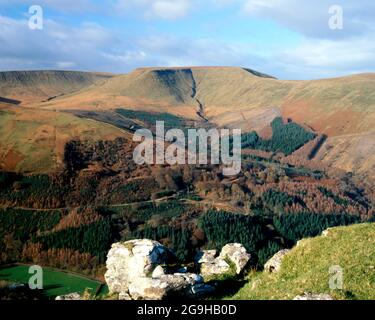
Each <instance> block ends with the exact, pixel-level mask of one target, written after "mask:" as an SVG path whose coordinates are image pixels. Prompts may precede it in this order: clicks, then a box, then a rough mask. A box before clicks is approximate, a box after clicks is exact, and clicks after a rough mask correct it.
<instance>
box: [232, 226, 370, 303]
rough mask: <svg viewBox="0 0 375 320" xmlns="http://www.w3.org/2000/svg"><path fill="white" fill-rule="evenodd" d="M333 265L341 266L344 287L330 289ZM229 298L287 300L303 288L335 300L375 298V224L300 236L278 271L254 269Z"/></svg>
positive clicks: (305, 290)
mask: <svg viewBox="0 0 375 320" xmlns="http://www.w3.org/2000/svg"><path fill="white" fill-rule="evenodd" d="M332 266H340V267H341V268H342V270H343V288H342V289H341V290H339V289H335V290H331V289H330V287H329V280H330V277H331V276H332V274H330V272H329V270H330V268H331V267H332ZM248 280H249V282H248V283H247V284H246V285H245V286H244V287H243V288H242V289H241V290H240V291H239V292H238V293H237V294H236V295H234V296H233V297H231V299H235V300H289V299H293V298H294V297H296V296H297V295H300V294H303V293H304V292H310V293H328V294H330V295H331V296H332V297H333V298H334V299H337V300H373V299H375V224H374V223H371V224H370V223H369V224H358V225H353V226H349V227H338V228H332V229H330V230H329V233H328V235H327V236H319V237H316V238H311V239H304V240H302V241H301V242H300V243H299V245H298V246H296V247H295V248H294V249H293V250H292V251H291V252H290V253H289V254H288V255H287V256H285V258H284V259H283V262H282V267H281V270H280V272H278V273H272V274H268V273H265V272H254V273H253V274H251V275H249V277H248Z"/></svg>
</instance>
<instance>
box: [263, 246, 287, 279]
mask: <svg viewBox="0 0 375 320" xmlns="http://www.w3.org/2000/svg"><path fill="white" fill-rule="evenodd" d="M289 251H290V250H289V249H284V250H281V251H279V252H278V253H276V254H275V255H274V256H273V257H272V258H271V259H269V260H268V261H267V262H266V264H265V265H264V271H266V272H270V273H272V272H279V271H280V269H281V263H282V260H283V258H284V257H285V255H286V254H288V253H289Z"/></svg>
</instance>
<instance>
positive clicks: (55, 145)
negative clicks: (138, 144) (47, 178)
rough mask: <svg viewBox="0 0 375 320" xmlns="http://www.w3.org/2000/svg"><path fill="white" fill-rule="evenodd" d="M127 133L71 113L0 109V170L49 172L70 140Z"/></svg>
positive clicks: (57, 167) (59, 159) (60, 160)
mask: <svg viewBox="0 0 375 320" xmlns="http://www.w3.org/2000/svg"><path fill="white" fill-rule="evenodd" d="M119 136H126V134H125V133H124V132H123V131H121V130H120V129H118V128H116V127H113V126H111V125H109V124H104V123H100V122H96V121H93V120H88V119H82V118H78V117H75V116H74V115H72V114H67V113H61V112H53V111H41V110H37V111H35V110H31V109H27V108H20V107H16V108H14V109H12V108H7V109H2V110H0V169H4V170H11V171H19V172H50V171H54V170H56V169H59V168H61V165H62V159H63V155H64V146H65V143H66V142H67V141H69V140H71V139H77V138H80V139H89V140H91V139H92V140H100V139H113V138H115V137H119Z"/></svg>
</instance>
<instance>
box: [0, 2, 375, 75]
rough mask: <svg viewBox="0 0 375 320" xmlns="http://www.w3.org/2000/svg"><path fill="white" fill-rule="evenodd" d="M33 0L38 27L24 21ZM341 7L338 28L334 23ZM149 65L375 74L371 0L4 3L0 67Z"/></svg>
mask: <svg viewBox="0 0 375 320" xmlns="http://www.w3.org/2000/svg"><path fill="white" fill-rule="evenodd" d="M32 5H39V6H40V7H41V8H42V9H43V26H42V29H32V28H30V27H29V20H30V19H33V13H34V12H32V13H29V8H30V6H32ZM333 6H334V7H333ZM337 6H339V7H337ZM332 8H333V9H334V11H331V10H333V9H332ZM337 8H339V9H341V10H342V11H337ZM340 12H342V17H343V19H342V25H341V26H342V28H341V27H340V23H339V24H335V25H336V26H339V28H331V27H330V25H331V26H332V21H334V22H335V21H336V22H337V21H339V20H336V17H340ZM337 14H339V15H338V16H336V15H337ZM32 21H35V20H32ZM330 23H331V24H330ZM146 66H167V67H169V66H240V67H247V68H251V69H254V70H257V71H260V72H263V73H267V74H270V75H272V76H275V77H278V78H280V79H296V80H298V79H318V78H328V77H336V76H343V75H348V74H354V73H362V72H375V1H374V0H314V1H310V0H107V1H98V0H64V1H63V0H32V1H28V0H23V1H21V0H0V70H2V71H6V70H36V69H63V70H83V71H104V72H115V73H127V72H130V71H132V70H133V69H135V68H138V67H146Z"/></svg>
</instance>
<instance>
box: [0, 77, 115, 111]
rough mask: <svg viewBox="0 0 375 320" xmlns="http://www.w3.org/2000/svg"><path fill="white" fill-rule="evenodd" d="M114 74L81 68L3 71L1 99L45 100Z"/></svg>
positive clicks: (99, 81)
mask: <svg viewBox="0 0 375 320" xmlns="http://www.w3.org/2000/svg"><path fill="white" fill-rule="evenodd" d="M110 77H111V75H109V74H100V73H89V72H77V71H6V72H0V101H3V100H4V99H5V102H10V103H14V104H20V103H22V104H27V103H30V102H41V101H44V100H48V99H51V98H54V97H56V96H61V95H64V94H67V93H71V92H74V91H78V90H80V89H83V88H85V87H88V86H91V85H93V84H97V83H101V82H103V81H104V80H106V79H108V78H110ZM12 100H13V101H12Z"/></svg>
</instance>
